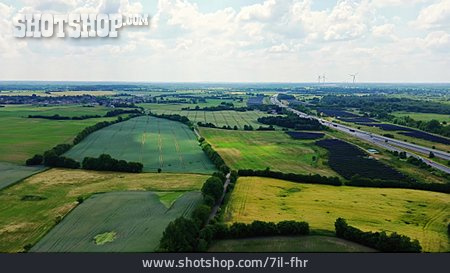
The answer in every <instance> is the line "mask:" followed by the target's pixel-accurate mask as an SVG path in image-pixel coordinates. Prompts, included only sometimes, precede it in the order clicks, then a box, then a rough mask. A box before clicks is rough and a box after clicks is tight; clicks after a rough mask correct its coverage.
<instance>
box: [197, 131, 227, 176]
mask: <svg viewBox="0 0 450 273" xmlns="http://www.w3.org/2000/svg"><path fill="white" fill-rule="evenodd" d="M199 141H200V145H201V147H202V149H203V151H204V152H205V154H206V156H208V158H209V159H210V160H211V161H212V163H213V164H214V165H215V166H216V168H217V169H218V170H220V171H221V172H223V173H228V172H230V168H229V167H228V166H227V164H226V163H225V161H224V160H223V158H222V157H221V156H220V154H219V153H218V152H216V151H215V150H214V149H213V148H212V146H211V144H209V143H208V142H206V140H205V139H204V138H200V139H199Z"/></svg>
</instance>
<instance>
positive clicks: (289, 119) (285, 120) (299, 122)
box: [258, 113, 326, 131]
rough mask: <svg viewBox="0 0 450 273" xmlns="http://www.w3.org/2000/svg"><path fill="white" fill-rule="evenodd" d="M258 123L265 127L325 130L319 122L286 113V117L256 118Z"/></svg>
mask: <svg viewBox="0 0 450 273" xmlns="http://www.w3.org/2000/svg"><path fill="white" fill-rule="evenodd" d="M258 122H260V123H263V124H266V125H276V126H280V127H285V128H291V129H295V130H313V131H318V130H325V129H326V127H325V126H323V125H322V124H320V122H319V121H317V120H315V119H310V118H301V117H299V116H297V115H296V114H293V113H288V114H287V116H267V117H260V118H258Z"/></svg>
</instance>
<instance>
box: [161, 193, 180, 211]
mask: <svg viewBox="0 0 450 273" xmlns="http://www.w3.org/2000/svg"><path fill="white" fill-rule="evenodd" d="M155 193H156V195H158V197H159V201H160V202H161V203H163V205H164V206H166V208H170V207H171V206H172V205H173V203H174V202H175V201H176V200H177V199H178V198H180V197H181V196H182V195H183V194H184V192H155Z"/></svg>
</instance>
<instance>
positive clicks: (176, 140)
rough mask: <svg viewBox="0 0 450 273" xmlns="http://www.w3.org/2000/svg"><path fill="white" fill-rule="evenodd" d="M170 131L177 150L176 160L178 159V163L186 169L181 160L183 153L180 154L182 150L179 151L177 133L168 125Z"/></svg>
mask: <svg viewBox="0 0 450 273" xmlns="http://www.w3.org/2000/svg"><path fill="white" fill-rule="evenodd" d="M170 131H171V133H172V136H173V140H174V143H175V150H176V151H177V155H178V160H179V161H180V165H181V167H182V168H183V169H186V164H185V163H184V161H183V155H182V152H181V148H180V145H179V143H178V139H177V135H176V134H175V130H174V129H173V126H170Z"/></svg>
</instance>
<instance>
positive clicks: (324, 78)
mask: <svg viewBox="0 0 450 273" xmlns="http://www.w3.org/2000/svg"><path fill="white" fill-rule="evenodd" d="M322 79H323V83H325V81H326V79H327V78H326V77H325V74H323V76H322Z"/></svg>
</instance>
